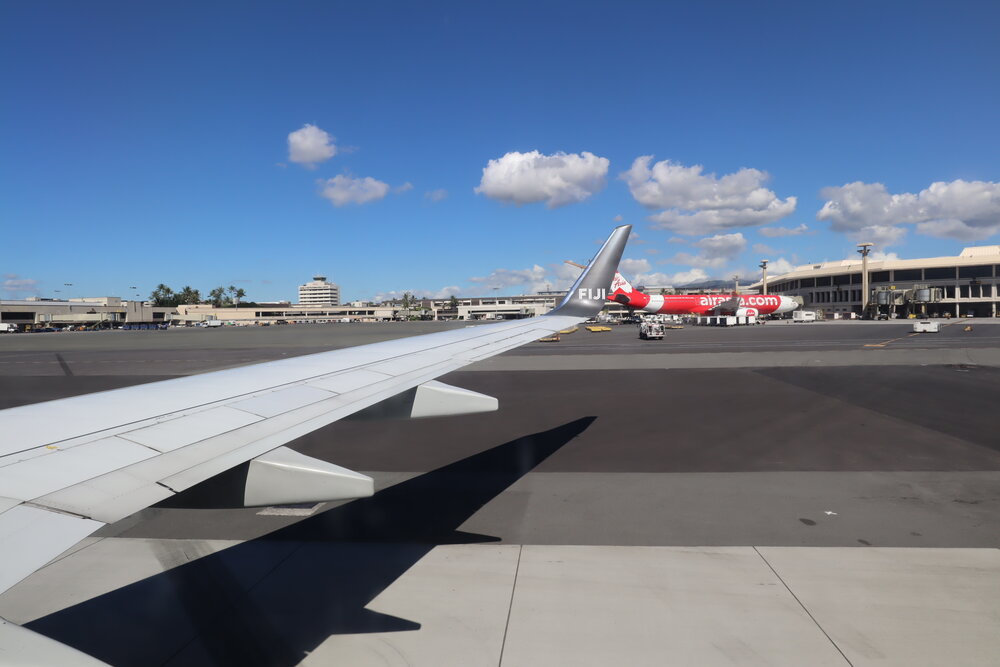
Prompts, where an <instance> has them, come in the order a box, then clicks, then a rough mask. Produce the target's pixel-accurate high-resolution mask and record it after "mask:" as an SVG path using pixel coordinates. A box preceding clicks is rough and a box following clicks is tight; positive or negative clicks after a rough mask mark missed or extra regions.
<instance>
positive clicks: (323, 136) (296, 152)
mask: <svg viewBox="0 0 1000 667" xmlns="http://www.w3.org/2000/svg"><path fill="white" fill-rule="evenodd" d="M333 141H334V137H331V136H330V135H329V134H327V133H326V132H324V131H323V130H321V129H319V128H318V127H316V126H315V125H310V124H308V123H307V124H306V125H303V126H302V129H301V130H295V131H294V132H292V133H290V134H289V135H288V161H289V162H295V163H296V164H301V165H302V166H304V167H307V168H309V169H315V168H316V165H317V164H319V163H320V162H325V161H327V160H329V159H330V158H332V157H333V156H334V155H336V154H337V147H336V146H335V145H334V143H333Z"/></svg>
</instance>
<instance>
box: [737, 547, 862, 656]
mask: <svg viewBox="0 0 1000 667" xmlns="http://www.w3.org/2000/svg"><path fill="white" fill-rule="evenodd" d="M753 550H754V551H756V552H757V555H758V556H760V559H761V560H762V561H764V564H765V565H767V567H768V569H769V570H771V572H773V573H774V576H776V577H777V578H778V581H780V582H781V585H782V586H784V587H785V590H787V591H788V594H789V595H791V596H792V598H793V599H794V600H795V601H796V602H798V603H799V606H800V607H802V611H804V612H805V613H806V615H807V616H809V618H810V619H811V620H812V622H813V623H815V624H816V627H817V628H819V631H820V632H822V633H823V636H824V637H826V638H827V640H829V642H830V643H831V644H832V645H833V648H835V649H837V653H839V654H840V656H841V657H842V658H843V659H844V662H846V663H847V664H848V665H850V666H851V667H854V664H853V663H852V662H851V661H850V660H849V659H848V658H847V656H846V655H844V652H843V651H841V650H840V647H839V646H837V642H835V641H833V637H831V636H830V635H829V634H828V633H827V631H826V630H825V629H824V628H823V626H822V625H820V624H819V621H817V620H816V617H815V616H813V615H812V612H810V611H809V608H808V607H806V606H805V605H804V604H803V603H802V600H800V599H799V596H798V595H796V594H795V592H794V591H793V590H792V589H791V587H790V586H789V585H788V583H787V582H785V580H784V579H782V578H781V575H780V574H778V571H777V570H775V569H774V566H773V565H771V563H770V562H769V561H768V560H767V558H765V557H764V554H762V553H761V552H760V549H758V548H757V547H754V548H753Z"/></svg>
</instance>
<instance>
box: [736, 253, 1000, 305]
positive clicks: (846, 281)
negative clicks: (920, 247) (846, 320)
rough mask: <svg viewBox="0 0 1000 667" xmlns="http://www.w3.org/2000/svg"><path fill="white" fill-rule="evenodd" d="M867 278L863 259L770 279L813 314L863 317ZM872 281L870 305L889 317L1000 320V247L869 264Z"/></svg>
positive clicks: (770, 287) (772, 287)
mask: <svg viewBox="0 0 1000 667" xmlns="http://www.w3.org/2000/svg"><path fill="white" fill-rule="evenodd" d="M861 278H862V276H861V258H860V257H859V258H858V259H850V260H842V261H839V262H823V263H821V264H807V265H804V266H798V267H796V268H795V270H794V271H790V272H788V273H785V274H783V275H780V276H775V277H773V278H769V279H768V281H767V291H768V292H770V293H771V294H784V295H786V296H799V297H801V298H802V301H803V305H804V307H805V308H806V309H810V310H813V309H815V310H824V311H827V312H832V313H852V312H853V313H860V312H861V302H862V299H861V297H862V294H861V289H862V287H861V285H862V280H861ZM868 280H869V289H870V293H869V295H868V303H869V305H870V306H871V307H872V308H874V309H877V310H878V312H880V313H883V314H890V315H892V314H895V315H897V316H904V315H907V314H911V313H912V314H918V315H930V316H941V317H945V316H949V317H997V316H998V315H1000V245H991V246H976V247H970V248H965V249H964V250H962V252H961V254H959V255H958V256H957V257H929V258H924V259H883V260H869V261H868ZM750 287H751V288H756V289H761V288H762V287H763V285H762V284H761V282H760V281H758V282H757V283H755V284H754V285H751V286H750Z"/></svg>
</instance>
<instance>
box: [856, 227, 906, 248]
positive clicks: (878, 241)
mask: <svg viewBox="0 0 1000 667" xmlns="http://www.w3.org/2000/svg"><path fill="white" fill-rule="evenodd" d="M906 233H907V228H906V227H893V226H892V225H869V226H867V227H862V228H860V229H858V230H855V231H853V232H851V233H850V234H849V236H850V237H851V238H852V239H853V240H854V241H855V242H856V243H862V242H871V243H874V244H875V245H876V246H877V247H879V248H886V247H888V246H891V245H896V244H897V243H899V242H900V241H902V240H903V237H904V236H906Z"/></svg>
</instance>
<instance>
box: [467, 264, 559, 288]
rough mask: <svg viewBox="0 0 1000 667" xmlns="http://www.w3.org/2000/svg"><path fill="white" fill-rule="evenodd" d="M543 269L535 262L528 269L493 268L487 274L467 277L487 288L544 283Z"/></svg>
mask: <svg viewBox="0 0 1000 667" xmlns="http://www.w3.org/2000/svg"><path fill="white" fill-rule="evenodd" d="M545 273H546V271H545V269H544V268H542V267H541V266H539V265H538V264H535V265H534V266H533V267H531V268H530V269H513V270H512V269H494V270H493V272H492V273H490V275H488V276H482V277H476V278H469V281H470V282H473V283H476V284H478V285H482V286H483V287H485V288H487V289H493V288H494V287H497V288H500V289H503V288H505V287H513V286H517V285H538V284H542V285H544V284H545Z"/></svg>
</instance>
